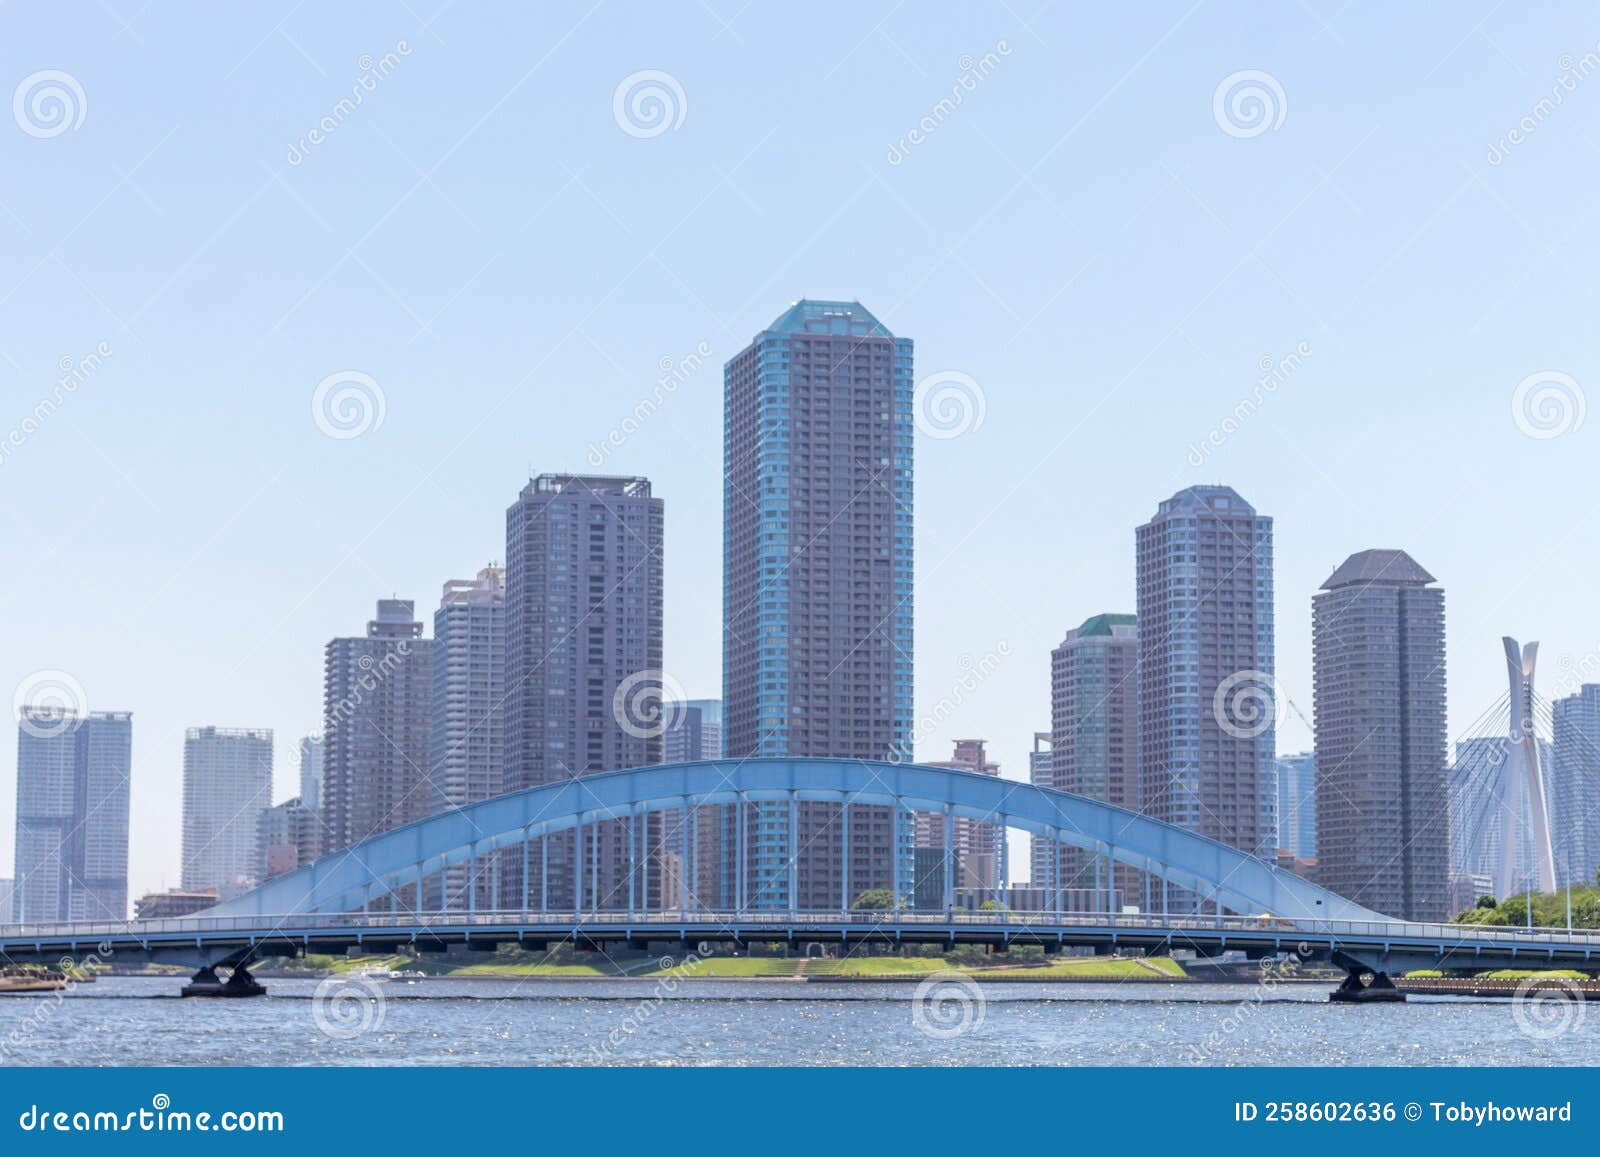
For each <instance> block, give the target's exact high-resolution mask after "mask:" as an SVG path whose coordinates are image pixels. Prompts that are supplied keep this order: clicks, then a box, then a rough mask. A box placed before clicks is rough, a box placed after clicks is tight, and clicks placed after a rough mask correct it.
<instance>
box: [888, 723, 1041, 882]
mask: <svg viewBox="0 0 1600 1157" xmlns="http://www.w3.org/2000/svg"><path fill="white" fill-rule="evenodd" d="M1054 768H1055V752H1053V751H1051V750H1050V732H1048V731H1035V732H1034V733H1033V750H1032V751H1030V752H1028V782H1029V783H1031V784H1033V786H1034V787H1054V786H1055V775H1054ZM1051 847H1052V842H1051V841H1049V840H1046V839H1045V838H1044V837H1042V836H1029V837H1028V883H1029V884H1030V885H1032V886H1033V887H1035V888H1044V887H1048V886H1049V883H1048V882H1049V881H1050V880H1051V879H1053V877H1052V875H1051V868H1050V850H1051ZM919 882H920V879H919Z"/></svg>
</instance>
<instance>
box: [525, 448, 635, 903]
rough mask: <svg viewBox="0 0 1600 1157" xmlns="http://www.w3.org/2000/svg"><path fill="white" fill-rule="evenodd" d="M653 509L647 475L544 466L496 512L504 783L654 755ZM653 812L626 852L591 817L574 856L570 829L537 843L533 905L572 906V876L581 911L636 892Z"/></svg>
mask: <svg viewBox="0 0 1600 1157" xmlns="http://www.w3.org/2000/svg"><path fill="white" fill-rule="evenodd" d="M663 517H664V516H663V509H662V502H661V499H659V498H656V497H653V496H652V495H651V493H650V482H649V480H648V479H646V478H616V477H609V476H605V475H576V474H541V475H539V476H538V477H537V478H534V479H533V480H532V481H531V482H529V483H528V485H527V486H525V487H524V488H523V490H522V493H521V494H520V495H519V496H518V497H517V501H516V502H515V503H513V504H512V505H511V507H510V509H508V510H507V511H506V610H505V616H506V619H505V621H506V644H505V646H506V654H505V662H506V667H505V695H506V704H505V768H506V771H505V781H504V787H505V790H507V791H513V790H516V789H517V788H523V787H535V786H538V785H539V784H544V783H552V782H556V781H558V780H564V779H571V778H573V777H574V776H581V775H590V774H593V773H595V772H603V771H616V770H619V769H621V768H627V767H642V766H645V765H647V764H652V763H660V762H661V732H662V722H663V718H662V712H661V711H660V710H659V708H660V699H661V694H662V691H663V681H664V680H663V676H662V672H661V621H662V618H661V612H662V577H661V576H662V570H661V567H662V528H663ZM661 823H662V820H661V817H660V816H659V814H657V815H656V816H655V817H652V819H651V822H650V823H648V824H644V823H641V824H640V825H639V827H640V828H641V829H645V828H647V829H648V834H647V835H636V837H635V839H636V840H638V839H641V838H643V839H644V846H643V847H641V846H640V845H639V844H638V843H635V847H634V848H631V849H630V848H629V846H628V844H629V840H628V836H627V825H626V824H625V822H624V821H622V820H610V821H605V822H601V823H597V824H593V825H589V826H588V828H587V830H586V833H585V838H584V845H583V848H582V855H583V862H582V865H581V866H580V864H579V863H578V861H577V860H576V858H575V857H576V855H577V854H578V853H577V849H576V845H575V838H576V837H575V836H574V834H573V833H571V832H565V833H561V834H558V835H553V836H550V837H548V838H547V839H545V840H543V841H536V842H535V850H534V851H533V853H532V855H531V857H530V863H529V873H530V879H529V880H528V884H527V886H528V889H529V897H530V902H537V901H539V900H540V899H542V900H543V901H544V902H545V903H546V904H548V905H549V906H552V907H556V906H563V905H570V904H574V903H575V902H576V901H577V899H578V895H577V890H578V886H579V878H580V876H581V877H582V902H583V906H584V907H585V908H586V909H587V908H613V909H616V908H621V909H626V908H628V907H629V906H630V899H632V900H634V901H639V900H644V899H646V898H647V897H648V894H649V892H650V891H652V890H658V889H659V878H658V873H657V872H656V871H654V870H652V869H651V868H649V867H648V866H647V865H649V864H653V863H655V861H656V860H657V858H658V852H659V846H660V828H661ZM541 843H542V845H543V846H542V847H541V846H540V845H541ZM630 864H631V865H632V870H631V871H630ZM503 870H504V869H503ZM517 870H518V871H519V872H520V865H519V867H518V869H517ZM650 903H651V907H652V909H654V908H655V907H656V906H657V905H658V904H659V897H657V898H655V899H652V900H650Z"/></svg>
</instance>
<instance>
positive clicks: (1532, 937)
mask: <svg viewBox="0 0 1600 1157" xmlns="http://www.w3.org/2000/svg"><path fill="white" fill-rule="evenodd" d="M702 941H704V942H708V943H728V942H733V943H738V944H747V943H751V942H757V943H760V942H767V941H784V942H790V943H795V942H807V941H824V942H830V943H842V944H861V943H886V942H887V943H901V944H990V945H995V946H1007V945H1012V944H1019V945H1024V944H1038V945H1042V946H1044V947H1046V948H1049V949H1058V948H1067V947H1092V948H1096V949H1129V950H1145V951H1154V952H1170V951H1173V950H1178V949H1189V950H1194V951H1197V952H1201V953H1206V954H1214V953H1219V952H1223V951H1229V950H1234V951H1243V952H1246V953H1247V954H1249V955H1250V956H1252V957H1259V956H1266V955H1272V954H1276V953H1293V954H1295V955H1297V956H1300V957H1301V958H1310V959H1314V960H1327V959H1329V958H1331V957H1333V956H1334V955H1335V954H1336V953H1337V954H1342V955H1344V956H1346V957H1351V958H1354V959H1359V960H1362V961H1363V962H1366V963H1368V964H1369V965H1371V966H1372V967H1374V968H1379V967H1381V968H1383V969H1385V970H1391V971H1400V970H1404V969H1410V968H1425V967H1442V968H1461V969H1493V968H1505V967H1522V968H1560V967H1570V968H1577V969H1580V970H1591V969H1600V932H1585V931H1573V932H1568V931H1566V930H1564V929H1549V928H1535V929H1531V930H1530V929H1525V928H1498V927H1496V928H1482V927H1473V926H1469V925H1461V924H1413V923H1379V922H1370V921H1318V922H1306V921H1302V922H1295V921H1289V920H1283V919H1279V918H1275V917H1268V916H1255V917H1251V916H1221V917H1218V916H1193V917H1170V916H1169V917H1162V916H1155V915H1109V914H1108V915H1093V914H1087V915H1085V914H1055V913H1028V912H1005V913H1001V912H956V913H943V912H940V913H918V912H899V913H893V912H865V911H851V912H813V913H787V912H742V913H736V912H692V911H691V912H671V911H669V912H665V913H651V914H650V915H649V916H648V917H645V916H640V915H638V914H631V915H630V914H628V913H626V912H585V913H554V912H551V913H543V912H520V911H516V912H477V913H466V912H425V913H407V912H393V913H349V914H331V915H330V914H314V915H287V916H279V917H262V916H221V917H207V916H193V917H187V918H183V919H172V920H148V921H132V922H127V923H85V924H49V925H23V926H11V927H3V926H0V959H3V960H10V961H15V962H19V963H20V962H27V961H40V960H54V959H59V958H62V957H68V958H71V959H73V960H82V959H83V958H84V957H86V956H88V955H91V954H92V955H95V956H97V957H99V958H101V959H122V960H171V961H175V962H178V961H181V962H184V963H196V964H212V963H219V962H222V961H225V960H228V959H230V958H235V957H239V956H241V955H246V956H257V957H259V956H266V955H282V954H286V953H295V952H339V951H344V950H347V949H350V948H366V949H369V950H374V951H377V950H383V951H390V950H396V949H407V948H414V949H417V950H421V951H430V950H431V951H438V950H441V949H443V948H445V947H448V946H450V945H479V946H483V947H486V948H487V947H493V946H495V945H498V944H502V943H522V944H526V945H530V946H544V945H548V944H551V943H559V942H576V943H580V944H585V945H593V946H601V945H605V944H617V943H631V944H634V945H638V944H642V943H645V942H657V943H659V942H684V943H698V942H702Z"/></svg>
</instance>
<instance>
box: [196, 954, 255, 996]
mask: <svg viewBox="0 0 1600 1157" xmlns="http://www.w3.org/2000/svg"><path fill="white" fill-rule="evenodd" d="M219 967H227V966H226V965H217V964H208V965H206V966H205V967H204V968H202V969H201V970H200V971H199V972H196V973H195V974H194V975H193V976H192V977H190V978H189V983H188V984H186V985H184V986H183V991H182V993H181V995H183V996H228V997H243V996H265V995H266V994H267V989H266V986H265V985H264V984H262V983H261V982H260V981H259V980H257V979H256V978H255V977H253V976H251V975H250V970H249V969H248V968H246V967H245V965H244V962H243V961H240V962H239V963H237V964H234V965H233V966H232V967H231V969H230V971H229V972H228V979H227V980H226V981H222V980H219V979H218V978H217V969H218V968H219Z"/></svg>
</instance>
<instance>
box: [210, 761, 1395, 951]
mask: <svg viewBox="0 0 1600 1157" xmlns="http://www.w3.org/2000/svg"><path fill="white" fill-rule="evenodd" d="M740 799H743V800H745V801H748V802H756V803H762V802H778V801H788V800H791V799H793V800H798V801H828V802H833V803H839V802H849V803H852V804H880V805H891V806H893V805H898V806H899V807H901V808H905V809H910V810H915V811H928V812H943V811H945V810H946V809H947V808H948V809H949V811H950V812H951V813H952V814H953V815H956V816H965V817H969V818H973V819H979V820H985V821H989V822H998V821H1000V820H1002V819H1003V821H1004V823H1005V824H1006V825H1007V826H1008V827H1013V828H1019V829H1021V830H1023V831H1027V832H1030V833H1032V834H1034V835H1038V836H1043V837H1045V838H1047V839H1055V840H1058V841H1059V842H1060V843H1062V844H1065V845H1068V846H1071V847H1076V848H1082V849H1086V850H1088V851H1091V852H1094V853H1096V854H1098V855H1108V856H1110V857H1112V858H1113V859H1115V860H1116V861H1118V862H1119V863H1122V864H1125V865H1127V866H1128V867H1130V868H1134V869H1138V870H1140V871H1148V872H1150V873H1151V874H1153V875H1155V876H1158V877H1161V878H1162V879H1165V880H1167V881H1168V882H1169V883H1171V884H1173V885H1175V886H1177V887H1181V888H1186V889H1189V890H1192V891H1195V892H1198V893H1200V894H1202V895H1204V896H1206V897H1215V898H1216V900H1217V901H1219V902H1220V903H1221V904H1223V905H1224V906H1226V907H1228V908H1230V909H1232V910H1233V911H1235V912H1240V913H1245V914H1250V915H1254V914H1258V913H1270V914H1272V915H1274V916H1277V917H1281V918H1283V919H1289V920H1319V919H1322V920H1327V919H1331V920H1370V921H1387V920H1389V919H1390V917H1387V916H1384V915H1381V914H1380V913H1377V912H1374V911H1372V910H1371V909H1368V908H1364V907H1362V906H1361V905H1359V904H1356V903H1355V902H1354V901H1351V900H1347V899H1345V898H1344V897H1342V896H1340V895H1338V894H1336V893H1334V892H1330V891H1328V890H1327V889H1326V888H1320V887H1318V886H1317V885H1315V884H1313V883H1311V882H1310V881H1308V880H1305V879H1302V878H1301V877H1299V876H1296V875H1295V874H1294V873H1292V872H1288V871H1284V870H1283V869H1280V868H1278V867H1277V866H1276V865H1273V864H1269V863H1267V862H1265V861H1263V860H1260V859H1257V858H1256V857H1254V856H1250V855H1246V854H1245V853H1243V852H1240V851H1238V850H1236V849H1234V848H1231V847H1229V846H1227V845H1226V844H1222V843H1218V842H1217V841H1215V840H1211V839H1207V838H1206V837H1204V836H1200V835H1197V834H1195V833H1194V832H1191V831H1187V830H1185V829H1183V828H1179V827H1175V826H1173V825H1171V824H1167V823H1162V822H1160V821H1159V820H1153V819H1151V818H1149V817H1148V816H1142V815H1139V814H1138V813H1136V812H1131V811H1127V810H1126V809H1124V808H1119V807H1113V806H1112V805H1110V804H1106V803H1101V802H1100V801H1098V800H1092V799H1088V798H1086V797H1084V796H1079V795H1072V794H1069V793H1067V792H1061V791H1053V790H1050V789H1048V788H1041V787H1035V786H1033V785H1031V784H1026V783H1018V782H1016V781H1013V780H1006V779H1000V778H998V777H996V776H988V775H978V774H975V773H973V772H967V771H955V770H951V769H949V768H941V767H925V766H922V765H920V764H911V763H887V762H878V761H873V760H847V759H802V758H783V759H748V760H707V761H703V762H695V763H674V764H663V765H660V766H656V767H641V768H632V769H629V770H626V771H613V772H605V773H602V774H598V775H590V776H584V777H582V778H580V779H569V780H563V781H562V782H560V783H552V784H545V785H543V786H541V787H533V788H527V789H525V790H522V791H515V792H511V793H509V794H506V795H501V796H496V797H494V798H492V799H487V800H483V801H482V802H480V803H475V804H470V805H468V806H466V807H463V808H459V809H456V810H454V811H449V812H445V813H442V814H440V815H437V816H433V817H431V818H429V819H426V820H420V821H418V822H416V823H412V824H407V825H405V826H403V827H399V828H395V829H393V830H391V831H387V832H383V833H382V834H380V835H376V836H372V837H370V838H368V839H365V840H362V841H361V842H360V843H357V844H353V845H351V846H350V847H348V848H346V849H344V850H343V851H339V852H335V853H333V854H332V855H328V856H324V857H323V858H321V859H319V860H317V861H315V862H314V863H311V864H307V865H306V866H305V867H302V868H299V869H297V870H295V871H293V872H288V873H286V874H284V875H282V876H277V877H275V878H273V879H271V880H269V881H267V882H266V883H265V884H263V885H262V886H261V887H259V888H256V889H255V890H254V891H252V892H247V893H245V894H244V895H242V896H239V897H237V898H236V899H233V900H230V901H226V902H224V903H222V904H219V905H218V906H216V907H214V908H211V909H208V910H207V912H206V913H205V914H206V915H207V916H258V915H272V916H285V915H294V914H299V913H313V912H341V911H348V910H350V909H352V908H356V907H360V906H361V905H362V904H363V903H364V902H366V901H368V900H370V899H372V898H375V897H377V896H381V895H384V894H386V893H388V892H391V891H393V890H395V889H396V888H400V887H404V886H405V885H407V884H411V883H415V882H418V881H420V880H422V879H424V878H426V877H429V876H432V875H434V874H435V873H437V872H439V871H440V870H442V869H443V868H445V867H448V866H449V865H451V864H454V863H460V862H463V861H465V860H468V859H471V858H472V857H474V856H479V855H483V854H485V853H487V852H490V851H493V850H495V849H496V848H503V847H509V846H513V845H519V844H522V843H524V842H526V841H528V840H530V839H534V838H537V837H539V836H544V835H548V834H550V833H552V832H559V831H563V830H566V829H568V828H572V827H574V826H576V825H577V824H579V823H580V822H581V823H585V824H588V823H594V822H596V821H599V820H607V819H621V818H624V817H627V816H630V815H643V814H647V813H651V812H657V811H668V810H675V809H679V808H682V807H684V806H685V805H686V804H730V803H734V802H736V801H737V800H740Z"/></svg>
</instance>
